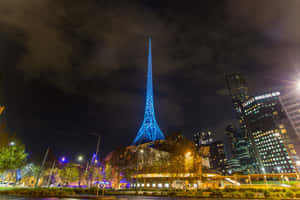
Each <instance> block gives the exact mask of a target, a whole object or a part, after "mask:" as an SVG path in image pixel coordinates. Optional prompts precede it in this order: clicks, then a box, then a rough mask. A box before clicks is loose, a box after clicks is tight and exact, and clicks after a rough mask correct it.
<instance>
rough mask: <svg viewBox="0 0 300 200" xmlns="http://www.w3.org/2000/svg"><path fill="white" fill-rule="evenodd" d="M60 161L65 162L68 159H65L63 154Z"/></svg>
mask: <svg viewBox="0 0 300 200" xmlns="http://www.w3.org/2000/svg"><path fill="white" fill-rule="evenodd" d="M60 162H61V163H67V162H68V160H67V158H66V157H65V156H63V157H61V159H60Z"/></svg>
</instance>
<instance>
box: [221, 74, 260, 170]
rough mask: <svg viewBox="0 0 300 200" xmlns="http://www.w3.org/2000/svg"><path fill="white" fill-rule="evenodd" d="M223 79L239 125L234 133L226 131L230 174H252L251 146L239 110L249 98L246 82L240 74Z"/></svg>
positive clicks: (242, 116) (243, 119) (228, 75)
mask: <svg viewBox="0 0 300 200" xmlns="http://www.w3.org/2000/svg"><path fill="white" fill-rule="evenodd" d="M225 79H226V85H227V89H228V91H229V94H230V96H231V99H232V103H233V107H234V110H235V112H236V117H237V120H238V121H239V124H240V128H239V129H236V130H234V133H230V130H229V129H228V130H226V134H227V136H228V138H229V140H230V141H231V144H230V145H229V146H230V148H231V150H230V151H231V153H232V155H231V156H232V157H231V158H228V163H234V165H233V166H234V167H233V168H234V169H233V170H231V171H232V172H242V173H244V174H249V173H254V172H255V169H254V168H253V166H254V162H255V160H254V158H253V153H252V152H253V150H252V145H251V141H250V140H249V138H248V135H247V127H246V123H245V118H244V115H243V114H242V109H241V108H242V104H243V102H245V101H246V100H247V99H248V98H249V96H248V86H247V82H246V80H245V79H244V78H243V77H242V76H241V74H240V73H232V74H227V75H226V76H225ZM227 128H229V127H227ZM237 163H239V164H240V167H239V168H237V167H236V166H237ZM229 168H230V166H229Z"/></svg>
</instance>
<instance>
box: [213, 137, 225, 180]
mask: <svg viewBox="0 0 300 200" xmlns="http://www.w3.org/2000/svg"><path fill="white" fill-rule="evenodd" d="M209 147H210V149H209V154H210V156H209V157H210V166H211V169H214V170H217V171H219V172H221V173H222V174H225V173H226V161H227V159H226V157H225V148H224V143H223V142H221V141H216V142H213V143H211V144H210V145H209Z"/></svg>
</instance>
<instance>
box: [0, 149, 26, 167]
mask: <svg viewBox="0 0 300 200" xmlns="http://www.w3.org/2000/svg"><path fill="white" fill-rule="evenodd" d="M26 160H27V153H25V147H24V145H21V144H15V145H13V146H11V145H7V146H5V147H2V148H1V149H0V171H5V170H17V169H21V168H22V167H23V166H24V165H25V164H26Z"/></svg>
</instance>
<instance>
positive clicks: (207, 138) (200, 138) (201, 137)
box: [193, 131, 214, 148]
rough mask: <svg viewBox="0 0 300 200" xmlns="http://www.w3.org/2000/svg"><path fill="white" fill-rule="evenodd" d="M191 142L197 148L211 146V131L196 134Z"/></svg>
mask: <svg viewBox="0 0 300 200" xmlns="http://www.w3.org/2000/svg"><path fill="white" fill-rule="evenodd" d="M193 141H194V143H195V145H196V147H197V148H200V147H201V146H206V145H209V144H211V143H212V142H213V141H214V140H213V133H212V131H202V132H197V133H195V134H194V135H193Z"/></svg>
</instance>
